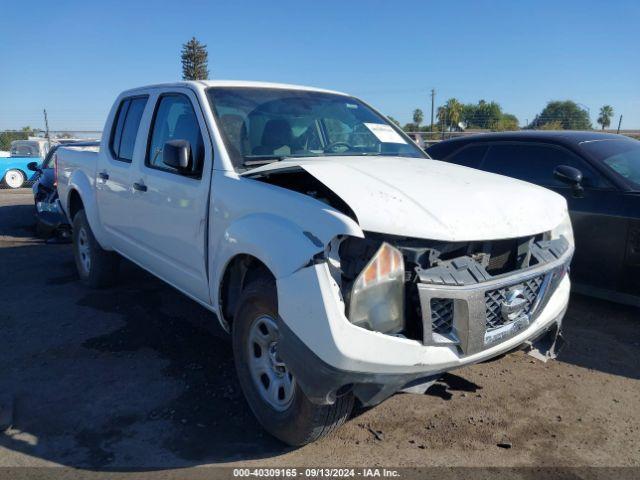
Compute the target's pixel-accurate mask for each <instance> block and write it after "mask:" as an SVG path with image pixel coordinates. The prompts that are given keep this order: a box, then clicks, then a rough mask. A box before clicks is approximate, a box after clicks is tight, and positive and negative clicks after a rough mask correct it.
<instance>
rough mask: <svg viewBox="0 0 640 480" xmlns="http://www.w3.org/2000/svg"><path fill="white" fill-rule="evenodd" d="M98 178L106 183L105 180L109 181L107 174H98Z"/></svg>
mask: <svg viewBox="0 0 640 480" xmlns="http://www.w3.org/2000/svg"><path fill="white" fill-rule="evenodd" d="M98 178H100V180H104V181H105V182H106V181H107V180H109V174H108V173H107V172H100V173H98Z"/></svg>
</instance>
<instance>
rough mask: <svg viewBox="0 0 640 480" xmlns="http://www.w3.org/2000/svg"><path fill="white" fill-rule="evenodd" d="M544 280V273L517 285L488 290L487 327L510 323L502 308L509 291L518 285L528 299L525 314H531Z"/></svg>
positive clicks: (486, 295)
mask: <svg viewBox="0 0 640 480" xmlns="http://www.w3.org/2000/svg"><path fill="white" fill-rule="evenodd" d="M543 281H544V275H539V276H537V277H533V278H530V279H529V280H525V281H524V282H522V283H519V284H517V285H510V286H508V287H502V288H497V289H495V290H487V292H485V297H484V298H485V303H486V312H487V318H486V328H487V329H490V328H496V327H500V326H502V325H504V324H506V323H508V321H506V320H505V319H503V318H502V314H501V311H500V310H501V308H502V304H503V302H504V301H505V300H506V298H507V293H508V292H509V290H511V289H512V288H514V287H516V286H519V287H521V288H522V292H523V294H524V297H525V299H526V303H525V307H524V310H523V313H524V314H525V315H529V314H530V313H531V309H532V308H533V306H534V304H535V302H536V298H537V297H538V293H539V292H540V287H541V286H542V282H543Z"/></svg>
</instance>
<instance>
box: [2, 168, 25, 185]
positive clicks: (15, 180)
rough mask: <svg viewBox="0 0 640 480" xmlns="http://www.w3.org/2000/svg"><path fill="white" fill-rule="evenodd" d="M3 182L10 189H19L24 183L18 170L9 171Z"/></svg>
mask: <svg viewBox="0 0 640 480" xmlns="http://www.w3.org/2000/svg"><path fill="white" fill-rule="evenodd" d="M4 181H5V183H6V184H7V185H8V186H9V187H10V188H20V187H21V186H22V184H23V183H24V176H23V175H22V173H20V172H19V171H18V170H9V171H8V172H7V173H6V175H5V177H4Z"/></svg>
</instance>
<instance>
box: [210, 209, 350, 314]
mask: <svg viewBox="0 0 640 480" xmlns="http://www.w3.org/2000/svg"><path fill="white" fill-rule="evenodd" d="M327 224H331V225H332V229H331V230H332V232H331V236H330V237H326V235H327V233H328V232H327V231H326V228H325V229H324V230H323V232H322V234H323V235H322V236H323V238H324V240H322V239H320V238H318V237H316V236H315V235H314V233H313V232H309V231H307V230H304V228H303V227H301V226H299V225H297V224H296V223H295V222H293V221H291V220H289V219H287V218H285V217H282V216H279V215H274V214H270V213H254V214H250V215H246V216H244V217H241V218H239V219H238V220H236V221H234V222H233V223H232V224H231V225H229V226H228V228H227V229H226V230H225V232H224V234H223V235H221V238H220V241H219V244H218V245H217V248H216V252H215V256H216V258H217V259H218V261H217V262H216V268H215V269H214V271H213V279H212V280H213V282H212V285H216V286H217V289H218V291H217V292H212V293H213V295H212V299H213V301H214V304H215V307H216V308H217V307H218V306H219V305H217V302H218V298H219V295H218V294H219V289H220V287H221V284H222V279H223V276H224V272H225V270H226V268H227V266H228V265H229V262H230V261H231V260H232V259H233V258H234V257H236V256H237V255H251V256H253V257H255V258H257V259H258V260H260V261H261V262H262V263H264V264H265V265H266V266H267V268H269V270H270V271H271V273H272V274H273V275H274V277H275V278H276V280H277V279H279V278H282V277H287V276H289V275H291V274H292V273H294V272H296V271H298V270H300V269H302V268H304V267H305V266H307V265H309V264H310V262H312V261H313V258H314V256H315V255H317V254H318V253H322V252H323V251H324V250H325V248H326V244H327V243H329V241H330V240H331V239H332V238H334V237H336V236H337V235H341V234H349V235H357V236H362V233H361V232H356V231H354V230H353V229H352V228H349V226H347V225H343V226H342V228H340V227H339V223H338V222H329V221H328V222H326V223H325V225H324V227H326V226H327ZM327 238H328V239H327Z"/></svg>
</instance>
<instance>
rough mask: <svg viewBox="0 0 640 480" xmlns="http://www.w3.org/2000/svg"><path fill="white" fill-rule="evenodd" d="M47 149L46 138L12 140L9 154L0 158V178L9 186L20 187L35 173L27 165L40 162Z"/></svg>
mask: <svg viewBox="0 0 640 480" xmlns="http://www.w3.org/2000/svg"><path fill="white" fill-rule="evenodd" d="M47 151H48V143H47V142H46V140H14V141H13V142H11V156H10V157H2V158H0V179H2V183H3V184H4V185H6V186H7V187H9V188H20V187H22V186H23V185H24V183H25V182H27V181H30V180H32V179H33V178H34V176H35V173H34V172H33V171H31V170H29V168H28V167H27V165H28V164H29V163H31V162H37V163H38V165H40V164H42V159H43V158H44V156H45V155H46V153H47Z"/></svg>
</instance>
